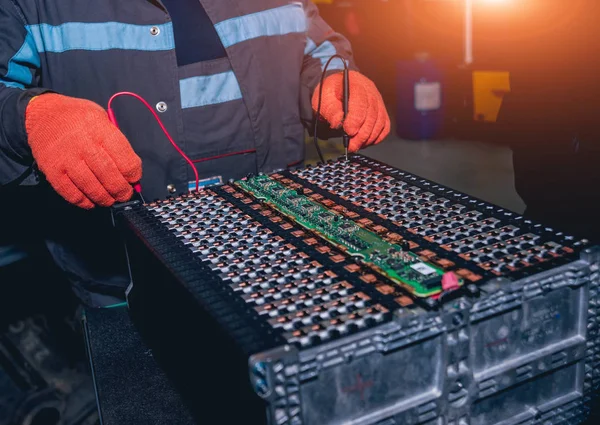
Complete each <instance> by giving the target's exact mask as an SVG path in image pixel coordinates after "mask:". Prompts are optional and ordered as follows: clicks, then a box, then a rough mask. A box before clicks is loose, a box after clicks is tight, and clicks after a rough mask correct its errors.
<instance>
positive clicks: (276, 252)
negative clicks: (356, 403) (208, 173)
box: [149, 193, 371, 345]
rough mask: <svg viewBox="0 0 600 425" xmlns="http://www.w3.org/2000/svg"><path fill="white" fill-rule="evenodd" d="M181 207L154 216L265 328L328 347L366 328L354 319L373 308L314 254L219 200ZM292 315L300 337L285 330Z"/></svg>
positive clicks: (159, 208) (164, 206) (207, 197)
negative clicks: (325, 324)
mask: <svg viewBox="0 0 600 425" xmlns="http://www.w3.org/2000/svg"><path fill="white" fill-rule="evenodd" d="M178 199H179V200H178V201H177V202H176V203H173V202H172V203H168V202H162V203H159V204H156V205H155V204H152V205H151V206H150V207H149V209H150V210H151V211H152V212H153V213H154V214H155V215H156V216H157V217H158V218H159V220H160V221H161V222H162V223H163V224H164V225H166V226H167V227H168V228H169V230H171V231H172V232H174V234H175V235H176V236H177V237H178V238H180V239H181V240H182V242H183V243H184V245H186V246H188V247H189V248H190V249H191V250H192V251H193V252H194V253H196V254H197V255H198V256H199V258H200V259H201V260H202V261H204V262H206V263H207V264H208V265H209V267H210V268H211V269H212V270H213V272H214V273H215V274H217V275H218V276H219V277H220V278H221V279H222V280H223V281H224V282H226V283H227V284H229V286H230V287H231V288H232V289H233V290H234V292H236V293H237V294H238V295H239V296H240V297H241V298H242V299H244V300H245V301H246V303H248V304H250V305H251V306H253V307H254V308H255V310H256V311H257V312H258V313H259V314H261V315H262V316H264V317H265V320H266V321H268V322H269V323H271V325H272V326H273V327H275V328H282V331H283V332H284V333H285V336H286V337H287V339H288V341H289V342H299V343H301V344H305V345H307V344H309V343H310V342H311V340H312V339H314V338H315V337H316V336H318V337H319V338H320V339H321V340H323V339H327V338H330V337H331V336H333V335H334V334H335V333H345V332H347V331H349V330H350V329H351V327H352V326H356V325H355V324H354V322H360V323H359V324H358V325H360V324H362V323H366V322H365V320H364V319H362V318H359V319H355V318H353V317H352V314H355V313H357V314H360V312H362V311H364V310H365V309H366V308H369V306H370V305H371V300H370V299H368V297H367V299H365V298H361V297H359V296H358V295H353V294H352V293H354V292H356V291H355V290H354V288H353V286H352V285H351V284H349V283H347V282H340V279H339V278H338V277H337V275H336V274H335V273H333V272H332V271H330V270H327V269H326V268H324V267H323V266H322V265H321V264H319V263H317V262H316V261H314V260H311V258H310V257H309V255H308V254H306V253H304V252H301V251H299V250H298V249H297V248H296V247H294V246H292V245H290V244H287V243H286V242H285V241H284V240H283V238H281V237H280V236H277V235H274V234H273V233H272V232H271V231H270V230H269V229H268V228H266V227H264V226H263V225H261V224H260V223H258V222H255V221H254V220H253V219H252V218H251V217H249V216H247V215H245V214H244V213H243V212H242V211H240V210H239V209H237V208H236V207H235V206H233V205H231V204H230V203H228V202H227V201H226V200H224V199H223V198H220V197H219V196H216V195H214V194H211V193H202V194H200V195H198V196H193V195H188V196H185V197H182V198H178ZM153 205H154V206H153ZM342 298H343V299H342ZM340 299H342V300H341V301H340ZM336 302H337V304H336V305H333V304H331V303H336ZM265 312H267V313H266V314H265ZM290 314H294V315H298V314H299V315H301V316H302V321H301V322H300V323H301V324H302V326H299V325H298V324H297V323H299V322H297V321H294V322H293V323H294V324H295V325H294V326H295V327H294V329H288V328H289V325H287V326H283V324H284V322H286V321H287V320H288V317H289V315H290ZM334 319H337V320H338V321H339V323H337V326H334V325H333V324H332V323H333V322H331V323H330V326H329V327H328V328H327V329H326V332H323V330H325V329H324V328H323V327H322V325H320V324H321V323H322V322H323V321H324V320H330V321H331V320H334ZM290 323H291V322H290ZM316 325H319V328H318V329H317V328H316V327H315V326H316Z"/></svg>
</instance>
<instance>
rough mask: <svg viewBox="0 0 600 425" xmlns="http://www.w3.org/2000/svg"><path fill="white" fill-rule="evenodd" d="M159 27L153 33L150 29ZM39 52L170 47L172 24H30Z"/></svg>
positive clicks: (160, 48)
mask: <svg viewBox="0 0 600 425" xmlns="http://www.w3.org/2000/svg"><path fill="white" fill-rule="evenodd" d="M153 26H155V27H157V28H158V29H159V30H160V33H159V34H158V35H152V34H151V33H150V29H151V28H152V27H153ZM29 31H31V34H32V35H33V39H34V40H35V45H36V48H37V51H38V52H39V53H43V52H52V53H61V52H66V51H68V50H112V49H120V50H147V51H158V50H171V49H174V48H175V41H174V37H173V25H172V24H171V23H170V22H169V23H167V24H162V25H133V24H124V23H120V22H101V23H82V22H67V23H64V24H62V25H57V26H53V25H48V24H39V25H31V26H30V27H29Z"/></svg>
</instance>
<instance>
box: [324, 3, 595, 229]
mask: <svg viewBox="0 0 600 425" xmlns="http://www.w3.org/2000/svg"><path fill="white" fill-rule="evenodd" d="M316 3H318V4H319V6H320V9H321V13H322V16H323V17H324V19H325V20H326V21H327V22H328V23H330V24H331V25H332V26H333V27H334V29H335V30H337V31H339V32H341V33H342V34H344V35H345V36H346V37H347V38H348V39H349V40H350V41H351V43H352V46H353V49H354V53H355V57H356V61H357V64H358V66H359V67H360V69H361V71H362V72H364V73H365V74H366V75H367V76H369V77H370V78H372V79H373V80H374V81H375V82H376V84H377V86H378V87H379V88H380V90H381V91H382V93H383V96H384V99H385V101H386V103H387V105H388V109H389V111H390V114H391V116H392V120H393V122H395V128H393V129H392V134H391V136H390V138H389V139H388V141H387V142H385V143H383V144H381V145H380V146H377V147H373V148H370V149H368V150H367V151H366V154H367V155H371V156H373V157H375V158H377V159H384V160H385V161H386V162H389V163H391V164H392V165H394V166H397V167H400V168H404V169H406V170H407V171H411V172H414V173H416V174H419V175H421V176H423V177H426V178H431V179H433V180H435V181H437V182H440V183H443V184H446V185H448V186H451V187H453V188H455V189H458V190H462V191H464V192H467V193H469V194H470V195H473V196H477V197H480V198H483V199H485V200H487V201H491V202H493V203H496V204H499V205H501V206H503V207H506V208H508V209H511V210H514V211H517V212H519V213H522V212H523V211H525V208H526V204H528V205H529V206H530V212H531V213H533V214H534V215H537V216H540V215H542V214H541V213H539V212H538V211H537V210H547V209H556V207H557V205H559V204H563V203H565V204H569V205H570V207H568V208H570V209H571V210H573V209H580V210H585V209H586V208H585V205H586V204H589V203H592V204H593V203H596V204H597V203H598V202H597V201H595V200H594V198H593V197H591V196H590V194H591V193H593V192H592V191H593V190H594V188H596V187H597V183H598V176H597V173H596V172H595V171H593V170H594V169H597V168H598V167H597V164H598V162H597V160H598V158H599V155H598V144H597V143H596V138H597V133H598V130H597V128H598V123H599V122H600V120H599V119H598V118H599V117H598V101H597V97H598V94H599V91H600V84H599V83H598V81H597V74H598V71H599V70H600V67H598V47H599V46H600V42H599V40H598V34H599V29H598V26H597V24H596V23H597V21H598V19H599V18H600V4H599V3H600V2H598V1H597V0H569V1H566V0H389V1H385V0H317V1H316ZM575 138H577V140H575ZM332 143H333V142H332ZM332 146H334V148H337V149H339V146H338V145H337V144H335V143H333V145H332ZM513 155H515V156H516V158H515V160H514V161H513ZM515 180H516V181H515ZM515 183H516V186H517V188H515ZM517 189H518V191H517ZM544 200H546V201H545V202H544ZM584 214H585V213H584ZM556 215H557V217H551V218H550V221H552V222H553V223H552V224H554V225H556V226H557V227H560V226H563V227H564V226H565V224H566V225H567V227H569V225H568V222H570V221H572V215H569V213H568V211H561V212H557V214H556ZM536 218H538V217H536ZM589 219H590V220H591V217H589ZM568 230H571V229H568ZM577 230H580V231H581V230H582V231H583V232H584V233H586V231H587V233H590V232H589V230H588V229H587V228H584V229H573V231H577Z"/></svg>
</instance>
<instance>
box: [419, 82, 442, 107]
mask: <svg viewBox="0 0 600 425" xmlns="http://www.w3.org/2000/svg"><path fill="white" fill-rule="evenodd" d="M441 106H442V84H441V83H439V82H437V83H416V84H415V109H416V110H417V111H421V112H427V111H435V110H437V109H440V108H441Z"/></svg>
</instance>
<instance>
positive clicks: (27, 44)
mask: <svg viewBox="0 0 600 425" xmlns="http://www.w3.org/2000/svg"><path fill="white" fill-rule="evenodd" d="M39 66H40V56H39V55H38V52H37V50H36V48H35V42H34V40H33V36H32V35H31V33H30V32H29V31H28V32H27V35H26V37H25V41H24V42H23V45H22V46H21V48H20V49H19V51H18V52H17V53H16V54H15V55H14V56H13V57H12V58H11V59H10V60H9V61H8V69H7V72H6V77H5V78H1V77H0V84H3V85H4V86H6V87H11V88H19V89H24V88H25V87H26V86H30V85H31V83H32V81H33V75H32V73H31V70H32V69H33V68H39Z"/></svg>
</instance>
